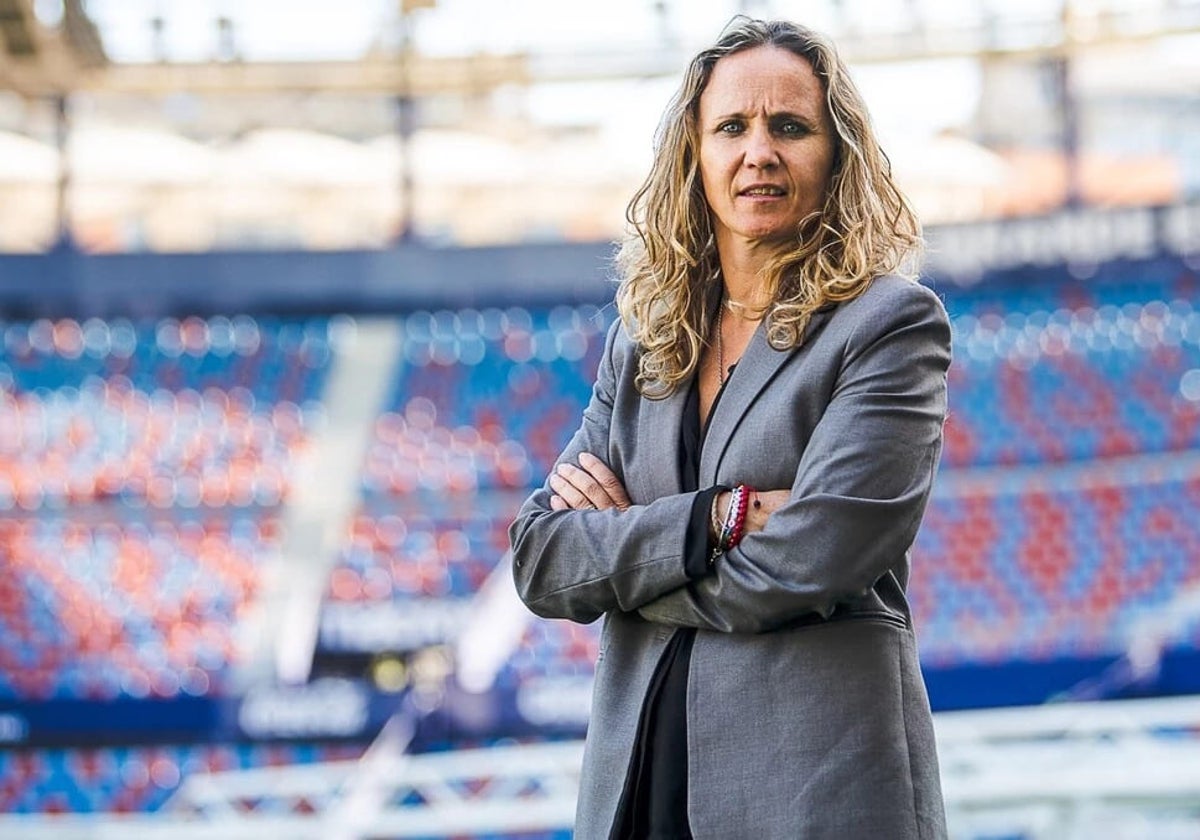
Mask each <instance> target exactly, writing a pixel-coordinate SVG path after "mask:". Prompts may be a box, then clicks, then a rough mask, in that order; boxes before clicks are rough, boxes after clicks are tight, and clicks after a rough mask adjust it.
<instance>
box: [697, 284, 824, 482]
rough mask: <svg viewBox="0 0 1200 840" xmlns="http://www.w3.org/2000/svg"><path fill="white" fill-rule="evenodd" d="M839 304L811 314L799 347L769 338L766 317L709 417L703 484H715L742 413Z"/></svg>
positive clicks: (702, 459)
mask: <svg viewBox="0 0 1200 840" xmlns="http://www.w3.org/2000/svg"><path fill="white" fill-rule="evenodd" d="M835 308H836V306H827V307H823V308H821V309H818V310H817V311H816V312H814V313H813V314H812V317H811V318H809V321H808V324H807V325H806V326H805V328H804V335H803V340H802V341H801V343H800V346H799V347H796V348H792V349H789V350H776V349H775V348H774V347H772V346H771V345H770V344H769V343H768V342H767V329H766V327H767V325H766V322H765V321H764V322H763V323H762V324H760V325H759V327H758V329H757V330H756V331H755V332H754V335H753V336H752V337H751V339H750V343H749V344H748V345H746V352H745V353H743V354H742V358H741V360H740V361H739V362H738V364H737V367H736V368H735V369H734V371H733V375H732V376H730V377H729V380H728V381H727V382H726V383H725V392H724V393H723V394H722V395H721V399H720V400H719V401H718V402H717V407H716V408H715V409H714V410H713V413H712V416H710V417H709V418H708V431H707V433H706V434H705V435H704V448H703V450H702V451H701V453H700V486H701V487H702V488H703V487H711V486H712V485H713V484H715V483H716V481H717V468H718V467H719V466H720V464H721V456H722V455H724V454H725V449H726V447H727V446H728V445H729V439H730V438H731V437H733V433H734V432H735V431H737V427H738V424H739V423H740V422H741V420H742V417H743V416H744V415H745V414H746V412H747V411H748V410H749V408H750V406H751V405H752V404H753V403H754V401H755V399H757V398H758V395H759V394H760V393H761V392H762V390H763V389H764V388H766V386H767V384H768V383H769V382H770V381H771V379H772V378H774V376H775V374H776V373H778V372H779V369H780V368H781V367H783V365H784V363H785V362H787V360H788V359H790V358H791V357H792V356H793V355H794V354H796V353H797V352H800V351H801V350H803V348H804V347H805V346H806V345H807V344H808V342H809V341H810V340H811V339H812V337H813V336H814V335H815V334H816V331H817V330H818V329H819V328H820V327H821V325H822V324H824V323H825V320H826V319H827V318H828V317H829V315H830V314H831V313H832V312H833V310H834V309H835Z"/></svg>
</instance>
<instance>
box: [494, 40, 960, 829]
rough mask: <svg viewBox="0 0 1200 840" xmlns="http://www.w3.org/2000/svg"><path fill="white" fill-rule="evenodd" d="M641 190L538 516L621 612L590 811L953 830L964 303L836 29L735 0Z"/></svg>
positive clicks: (714, 825)
mask: <svg viewBox="0 0 1200 840" xmlns="http://www.w3.org/2000/svg"><path fill="white" fill-rule="evenodd" d="M658 140H659V142H658V144H657V149H656V155H655V161H654V165H653V168H652V171H651V173H650V175H649V177H648V179H647V181H646V183H645V184H644V185H643V187H642V188H641V190H640V191H639V192H638V193H637V195H636V196H635V197H634V200H633V201H632V202H631V204H630V212H629V217H630V221H631V223H632V226H633V228H634V232H633V234H632V235H631V237H630V240H629V241H628V242H626V243H625V245H624V246H623V248H622V252H621V258H620V267H621V269H622V274H623V276H622V282H621V286H620V289H619V292H618V307H619V310H620V313H621V319H620V321H619V323H618V324H616V325H614V328H613V329H612V331H611V332H610V334H609V337H608V341H607V344H606V347H605V352H604V356H603V357H602V360H601V363H600V369H599V371H598V374H597V381H596V385H595V389H594V391H593V395H592V399H591V402H590V403H589V405H588V407H587V409H586V410H585V412H584V415H583V422H582V425H581V427H580V429H579V431H578V432H576V434H575V436H574V437H573V439H572V440H571V442H570V444H569V445H568V446H567V448H566V450H565V451H564V452H563V454H562V456H561V457H560V459H559V461H558V464H557V465H556V468H555V470H554V471H553V474H552V475H551V476H550V478H549V479H548V481H547V484H546V486H544V487H542V488H541V489H540V490H538V491H536V492H535V493H533V495H532V496H530V498H529V499H528V500H527V501H526V502H525V504H524V505H523V506H522V508H521V510H520V512H519V514H518V516H517V518H516V521H515V522H514V523H513V526H512V529H511V533H510V536H511V540H512V547H513V573H514V576H515V579H516V582H517V588H518V591H519V592H520V594H521V597H522V599H523V600H524V601H525V603H526V604H527V605H528V607H529V608H530V609H531V610H532V611H534V612H535V613H537V614H539V615H542V616H548V617H558V618H567V619H571V620H574V621H579V622H590V621H593V620H595V619H596V618H597V617H599V616H601V615H603V616H604V617H605V620H604V629H603V632H602V636H601V642H600V655H599V659H598V661H597V664H596V683H595V689H594V695H593V705H592V716H591V723H590V726H589V730H588V739H587V747H586V749H585V754H584V768H583V777H582V782H581V790H580V798H579V805H578V815H577V824H576V836H577V837H580V838H584V839H585V840H589V839H590V838H603V837H616V838H625V837H638V838H641V837H651V838H668V837H669V838H677V837H696V838H721V840H734V839H735V838H756V840H762V838H798V837H800V838H817V837H836V838H839V840H845V839H846V838H888V840H895V839H896V838H935V837H944V836H945V833H946V829H945V818H944V815H943V807H942V800H941V788H940V784H939V778H938V769H937V758H936V753H935V747H934V738H933V730H932V725H931V718H930V712H929V703H928V699H927V697H926V695H925V690H924V686H923V683H922V680H921V676H920V671H919V665H918V661H917V650H916V643H915V640H914V636H913V630H912V622H911V618H910V614H909V608H908V604H907V602H906V599H905V595H904V592H905V587H906V585H907V583H908V572H909V563H908V551H909V548H910V546H911V545H912V542H913V539H914V537H915V535H916V533H917V528H918V525H919V524H920V521H921V516H922V514H923V512H924V509H925V504H926V501H927V499H928V496H929V491H930V485H931V483H932V480H933V475H934V471H935V468H936V465H937V460H938V456H939V453H940V449H941V436H942V422H943V420H944V418H945V411H946V392H945V388H946V369H947V366H948V365H949V361H950V353H949V345H950V332H949V327H948V324H947V320H946V316H945V312H944V310H943V309H942V307H941V305H940V303H939V301H938V300H937V298H936V297H935V296H934V295H933V294H932V293H931V292H930V291H929V290H928V289H926V288H925V287H923V286H920V285H918V284H917V283H915V282H913V281H912V280H911V279H907V278H904V277H901V276H898V275H897V274H896V272H897V271H898V270H899V269H900V267H901V265H902V263H903V262H904V261H905V260H906V259H907V258H908V257H909V256H911V255H912V253H913V252H915V251H916V249H917V246H918V244H919V237H920V231H919V227H918V224H917V222H916V220H915V218H914V216H913V215H912V213H911V211H910V210H909V207H908V206H907V204H906V202H905V201H904V199H903V197H902V196H901V195H900V193H899V192H898V190H897V189H896V187H895V186H894V184H893V182H892V179H891V176H890V172H889V167H888V163H887V159H886V158H885V157H884V155H883V153H882V151H881V150H880V149H879V146H878V144H877V142H876V139H875V137H874V134H873V132H872V129H871V126H870V123H869V119H868V117H867V113H866V109H865V106H864V104H863V102H862V99H861V97H860V95H859V94H858V92H857V90H856V89H855V88H854V86H853V83H852V82H851V81H850V79H849V77H848V75H847V72H846V68H845V67H844V66H843V64H842V63H841V62H840V60H839V59H838V57H837V55H836V53H835V52H834V50H833V48H832V47H831V46H830V45H829V44H828V43H827V42H825V41H824V40H822V39H821V38H820V37H819V36H818V35H816V34H815V33H813V32H810V31H809V30H806V29H803V28H801V27H798V26H795V25H792V24H788V23H780V22H773V23H764V22H761V21H754V20H749V19H746V18H737V19H735V20H734V21H733V22H732V23H731V24H730V26H729V27H728V28H727V29H726V31H725V32H724V33H723V35H722V36H721V38H720V39H719V40H718V42H717V44H716V45H715V46H714V47H712V48H711V49H708V50H705V51H704V52H702V53H700V54H699V55H698V56H696V58H695V59H694V60H693V61H692V63H691V65H690V67H689V68H688V71H687V73H686V76H685V79H684V82H683V85H682V87H681V89H680V91H679V93H678V94H677V96H676V98H675V99H674V100H673V102H672V104H671V106H670V107H669V109H668V111H667V113H666V115H665V116H664V120H663V124H662V126H661V128H660V134H659V138H658Z"/></svg>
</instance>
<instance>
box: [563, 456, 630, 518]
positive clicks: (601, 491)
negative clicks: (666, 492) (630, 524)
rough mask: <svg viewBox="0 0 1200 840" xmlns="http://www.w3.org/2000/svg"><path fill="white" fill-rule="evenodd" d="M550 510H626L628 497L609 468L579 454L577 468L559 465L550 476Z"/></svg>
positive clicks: (592, 458)
mask: <svg viewBox="0 0 1200 840" xmlns="http://www.w3.org/2000/svg"><path fill="white" fill-rule="evenodd" d="M550 487H551V489H553V490H554V495H552V496H551V497H550V508H551V509H552V510H606V509H608V508H616V509H617V510H625V508H627V507H629V504H630V502H629V494H627V493H626V492H625V487H624V485H622V484H621V481H620V479H618V478H617V477H616V475H615V474H614V473H613V471H612V470H610V469H609V468H608V465H607V464H605V463H604V462H603V461H601V460H600V459H599V458H597V457H596V456H595V455H593V454H591V453H590V452H581V453H579V466H578V467H577V466H575V465H574V464H567V463H563V464H559V465H558V469H557V470H555V472H554V473H553V474H551V476H550Z"/></svg>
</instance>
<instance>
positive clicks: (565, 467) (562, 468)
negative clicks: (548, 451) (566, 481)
mask: <svg viewBox="0 0 1200 840" xmlns="http://www.w3.org/2000/svg"><path fill="white" fill-rule="evenodd" d="M573 469H575V468H574V467H572V466H571V465H570V464H559V465H558V470H557V471H558V472H559V473H560V474H562V475H566V474H567V473H569V472H570V471H571V470H573Z"/></svg>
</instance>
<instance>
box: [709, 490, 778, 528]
mask: <svg viewBox="0 0 1200 840" xmlns="http://www.w3.org/2000/svg"><path fill="white" fill-rule="evenodd" d="M732 496H733V494H732V493H730V492H729V491H728V490H724V491H722V492H721V493H719V494H717V511H718V512H719V513H721V514H722V515H723V514H724V513H725V511H727V510H729V502H730V500H731V497H732ZM790 497H791V491H789V490H752V491H750V501H749V503H748V504H747V505H746V524H745V526H744V527H745V533H747V534H751V533H754V532H755V531H761V530H762V529H763V528H764V527H766V524H767V519H768V518H770V516H771V514H772V513H774V512H775V511H777V510H779V508H781V507H783V505H784V503H785V502H787V500H788V499H789V498H790ZM712 536H713V537H714V538H715V537H716V534H713V535H712Z"/></svg>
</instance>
